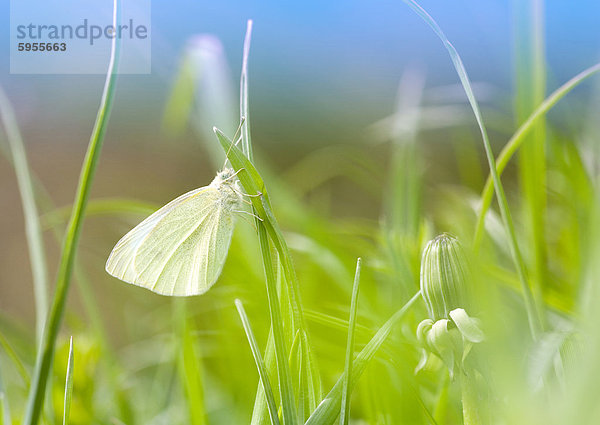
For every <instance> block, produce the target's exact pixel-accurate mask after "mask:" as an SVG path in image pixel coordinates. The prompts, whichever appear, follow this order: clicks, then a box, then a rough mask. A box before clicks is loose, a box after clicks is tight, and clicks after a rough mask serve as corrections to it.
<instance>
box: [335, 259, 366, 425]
mask: <svg viewBox="0 0 600 425" xmlns="http://www.w3.org/2000/svg"><path fill="white" fill-rule="evenodd" d="M361 263H362V260H361V259H360V258H359V259H358V260H357V261H356V274H355V275H354V285H353V286H352V301H350V319H349V322H348V323H349V324H348V341H347V344H346V361H345V365H344V375H343V376H344V379H343V385H342V402H341V405H342V408H341V411H340V425H347V424H348V418H349V417H350V395H351V394H352V392H351V390H350V377H351V376H352V359H353V357H354V329H355V327H356V311H357V310H358V289H359V287H360V268H361Z"/></svg>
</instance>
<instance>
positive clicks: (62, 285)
mask: <svg viewBox="0 0 600 425" xmlns="http://www.w3.org/2000/svg"><path fill="white" fill-rule="evenodd" d="M113 6H114V11H113V26H114V27H116V26H117V24H118V22H119V21H120V20H119V14H120V13H119V9H120V3H119V1H118V0H114V3H113ZM118 50H119V43H118V42H117V37H115V38H113V39H112V46H111V54H110V62H109V65H108V72H107V75H106V81H105V84H104V90H103V93H102V100H101V101H100V108H99V109H98V114H97V116H96V122H95V124H94V129H93V131H92V135H91V138H90V142H89V145H88V150H87V152H86V156H85V159H84V162H83V166H82V169H81V175H80V177H79V184H78V186H77V193H76V196H75V202H74V204H73V211H72V213H71V218H70V220H69V224H68V226H67V232H66V234H65V239H64V242H63V248H62V252H61V259H60V264H59V267H58V276H57V279H56V291H55V294H54V299H53V302H52V306H51V309H50V314H49V316H48V320H47V322H46V327H45V330H44V336H43V339H42V342H41V344H40V349H39V351H38V355H37V359H36V365H35V369H34V374H33V381H32V385H31V388H30V390H29V397H28V400H27V409H26V412H25V420H24V421H23V424H25V425H37V423H38V421H39V418H40V415H41V413H42V407H43V405H44V396H45V394H46V385H47V383H48V376H49V374H50V369H51V365H52V359H53V357H54V349H55V342H56V338H57V336H58V331H59V328H60V324H61V322H62V318H63V315H64V308H65V303H66V300H67V294H68V292H69V287H70V283H71V274H72V272H73V263H74V258H75V252H76V250H77V243H78V241H79V236H80V233H81V227H82V223H83V217H84V213H85V207H86V204H87V200H88V197H89V192H90V188H91V185H92V180H93V178H94V173H95V171H96V165H97V162H98V158H99V157H100V151H101V148H102V143H103V141H104V134H105V132H106V127H107V124H108V118H109V116H110V111H111V107H112V100H113V94H114V88H115V82H116V77H117V73H116V71H117V61H118Z"/></svg>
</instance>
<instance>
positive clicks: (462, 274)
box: [421, 233, 470, 321]
mask: <svg viewBox="0 0 600 425" xmlns="http://www.w3.org/2000/svg"><path fill="white" fill-rule="evenodd" d="M469 279H470V276H469V267H468V263H467V258H466V255H465V252H464V250H463V248H462V246H461V244H460V242H459V241H458V239H456V238H455V237H454V236H451V235H449V234H446V233H443V234H441V235H439V236H438V237H436V238H435V239H433V240H431V241H429V243H428V244H427V246H426V247H425V250H424V251H423V258H422V260H421V294H422V296H423V299H424V300H425V304H426V305H427V310H428V311H429V316H430V317H431V318H432V319H433V320H436V321H437V320H440V319H449V318H450V316H449V315H450V312H451V311H452V310H454V309H457V308H464V309H467V308H468V300H467V297H468V289H467V285H468V284H469Z"/></svg>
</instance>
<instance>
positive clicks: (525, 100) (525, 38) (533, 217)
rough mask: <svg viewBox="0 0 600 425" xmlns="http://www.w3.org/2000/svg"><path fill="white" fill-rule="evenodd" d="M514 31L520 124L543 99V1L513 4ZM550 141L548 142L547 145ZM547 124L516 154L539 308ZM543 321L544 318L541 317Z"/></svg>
mask: <svg viewBox="0 0 600 425" xmlns="http://www.w3.org/2000/svg"><path fill="white" fill-rule="evenodd" d="M513 5H514V11H515V17H516V19H515V20H516V23H515V25H514V29H515V34H516V36H515V40H516V43H515V56H516V58H515V62H516V69H515V80H516V86H517V91H516V105H515V106H516V112H517V118H518V120H519V124H521V123H522V122H523V121H525V120H526V119H527V117H528V116H529V114H531V112H532V111H534V110H535V108H536V107H538V106H539V105H540V104H541V103H542V102H543V101H544V98H545V97H546V69H545V68H546V64H545V46H544V24H543V9H544V1H543V0H527V1H523V0H518V1H513ZM549 142H550V140H548V143H549ZM546 143H547V141H546V123H545V120H544V118H543V117H541V118H540V119H538V121H537V122H536V124H535V126H534V128H533V130H532V132H531V133H530V135H529V136H528V137H527V140H526V141H525V143H524V145H523V149H521V154H520V155H519V171H520V179H519V181H520V183H521V186H522V193H523V197H522V199H523V204H524V205H523V206H524V213H525V223H526V226H525V227H526V232H525V233H526V235H525V236H526V238H527V239H526V240H527V241H528V244H529V246H531V253H532V258H531V267H530V270H531V274H530V281H531V285H532V287H533V295H534V299H535V301H536V303H537V306H538V310H539V309H541V307H542V302H541V299H542V294H543V283H544V282H545V281H546V280H547V279H546V274H547V272H546V255H547V254H546V245H547V244H546V237H545V227H546V224H545V223H546V204H547V199H546V198H547V197H546V190H547V188H546V186H547V184H546V180H547V178H546V174H547V171H546V170H547V166H546ZM542 319H543V317H542ZM542 325H544V324H543V323H542Z"/></svg>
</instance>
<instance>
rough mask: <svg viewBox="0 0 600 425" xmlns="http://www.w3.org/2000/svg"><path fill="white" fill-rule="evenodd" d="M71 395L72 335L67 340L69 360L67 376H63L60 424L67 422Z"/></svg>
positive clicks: (63, 424)
mask: <svg viewBox="0 0 600 425" xmlns="http://www.w3.org/2000/svg"><path fill="white" fill-rule="evenodd" d="M72 397H73V337H71V340H70V341H69V362H68V363H67V376H66V378H65V399H64V403H63V421H62V425H67V424H68V423H69V415H70V413H71V398H72Z"/></svg>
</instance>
